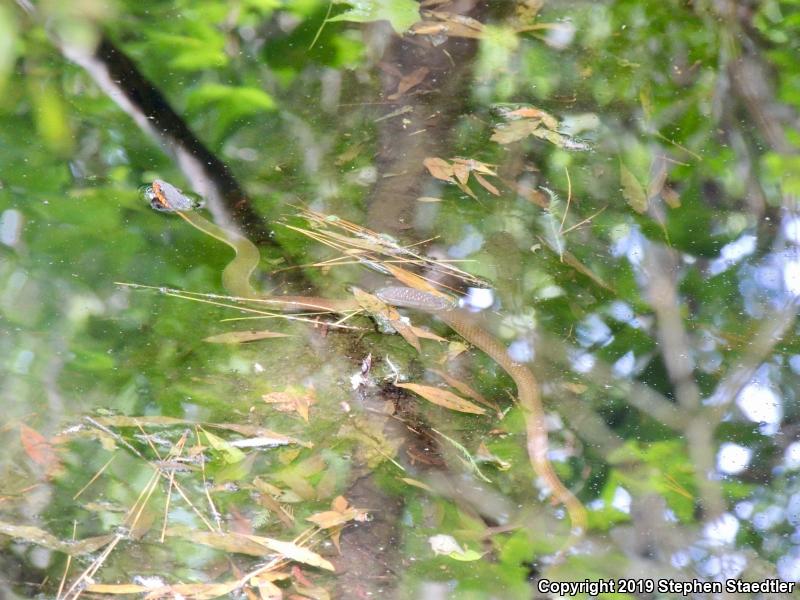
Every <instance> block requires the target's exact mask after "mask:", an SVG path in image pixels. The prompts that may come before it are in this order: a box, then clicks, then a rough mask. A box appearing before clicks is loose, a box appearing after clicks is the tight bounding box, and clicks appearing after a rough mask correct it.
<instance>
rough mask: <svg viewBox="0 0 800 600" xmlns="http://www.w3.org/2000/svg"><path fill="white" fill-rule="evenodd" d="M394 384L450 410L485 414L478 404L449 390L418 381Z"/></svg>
mask: <svg viewBox="0 0 800 600" xmlns="http://www.w3.org/2000/svg"><path fill="white" fill-rule="evenodd" d="M395 386H397V387H399V388H403V389H405V390H409V391H411V392H414V393H415V394H417V395H418V396H422V397H423V398H425V400H427V401H428V402H432V403H433V404H436V405H438V406H442V407H444V408H449V409H450V410H457V411H458V412H463V413H471V414H474V415H483V414H486V411H485V410H484V409H483V408H481V407H480V406H478V405H476V404H473V403H472V402H470V401H469V400H465V399H464V398H462V397H461V396H457V395H456V394H454V393H453V392H451V391H449V390H443V389H442V388H437V387H433V386H430V385H422V384H419V383H395Z"/></svg>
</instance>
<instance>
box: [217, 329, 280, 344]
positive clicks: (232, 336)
mask: <svg viewBox="0 0 800 600" xmlns="http://www.w3.org/2000/svg"><path fill="white" fill-rule="evenodd" d="M284 337H289V335H288V334H286V333H278V332H275V331H255V330H250V331H228V332H226V333H220V334H217V335H211V336H209V337H207V338H203V341H204V342H210V343H212V344H242V343H244V342H255V341H257V340H265V339H268V338H284Z"/></svg>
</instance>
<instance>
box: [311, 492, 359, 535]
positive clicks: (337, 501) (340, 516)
mask: <svg viewBox="0 0 800 600" xmlns="http://www.w3.org/2000/svg"><path fill="white" fill-rule="evenodd" d="M331 508H333V510H326V511H323V512H319V513H316V514H313V515H311V516H310V517H307V518H306V521H311V522H312V523H314V524H315V525H316V526H317V527H319V528H321V529H330V528H332V527H338V526H340V525H344V524H345V523H349V522H350V521H358V522H362V523H363V522H364V521H367V520H368V519H369V511H367V510H366V509H363V508H353V507H352V506H350V505H349V503H348V502H347V500H346V499H345V498H344V496H337V497H336V498H334V500H333V502H332V503H331Z"/></svg>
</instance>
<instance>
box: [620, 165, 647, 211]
mask: <svg viewBox="0 0 800 600" xmlns="http://www.w3.org/2000/svg"><path fill="white" fill-rule="evenodd" d="M619 182H620V184H621V185H622V195H623V196H624V197H625V200H627V201H628V205H629V206H630V207H631V208H632V209H633V210H635V211H636V212H637V213H639V214H642V213H643V212H644V211H646V210H647V194H646V193H645V191H644V187H643V186H642V184H641V183H639V180H638V179H636V176H635V175H634V174H633V173H631V171H630V169H628V167H626V166H625V163H623V162H620V163H619Z"/></svg>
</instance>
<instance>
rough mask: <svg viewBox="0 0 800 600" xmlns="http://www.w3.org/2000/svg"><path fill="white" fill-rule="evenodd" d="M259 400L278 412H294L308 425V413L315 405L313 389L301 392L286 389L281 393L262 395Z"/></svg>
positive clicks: (315, 399)
mask: <svg viewBox="0 0 800 600" xmlns="http://www.w3.org/2000/svg"><path fill="white" fill-rule="evenodd" d="M261 399H262V400H263V401H264V402H266V403H267V404H271V405H272V406H273V408H274V409H275V410H277V411H280V412H296V413H297V414H298V415H300V416H301V417H302V418H303V420H304V421H305V422H306V423H308V412H309V409H310V408H311V406H313V405H314V404H316V403H317V398H316V394H315V393H314V389H313V388H306V389H303V390H302V391H301V390H296V389H291V388H290V389H286V390H284V391H282V392H270V393H269V394H264V395H263V396H261Z"/></svg>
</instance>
